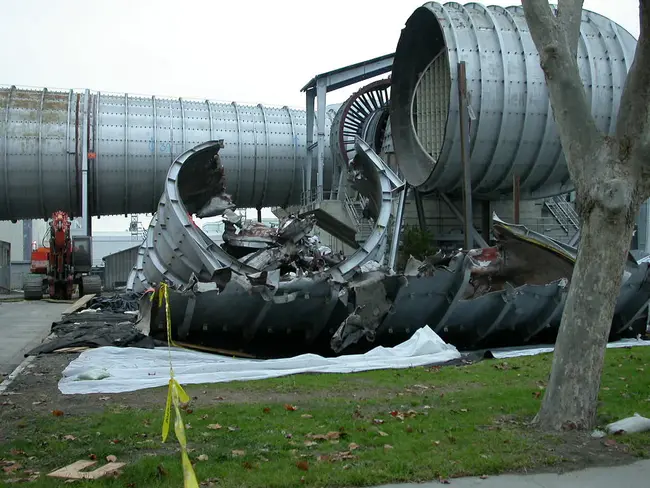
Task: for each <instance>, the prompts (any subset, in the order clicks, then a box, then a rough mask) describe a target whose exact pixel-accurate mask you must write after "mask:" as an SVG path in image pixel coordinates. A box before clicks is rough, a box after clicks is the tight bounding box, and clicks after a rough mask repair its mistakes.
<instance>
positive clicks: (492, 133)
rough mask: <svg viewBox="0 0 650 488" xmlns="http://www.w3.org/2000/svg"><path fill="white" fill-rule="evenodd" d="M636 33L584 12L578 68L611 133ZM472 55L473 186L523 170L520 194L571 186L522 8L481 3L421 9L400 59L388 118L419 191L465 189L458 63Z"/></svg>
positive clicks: (497, 188)
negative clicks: (486, 5) (461, 150)
mask: <svg viewBox="0 0 650 488" xmlns="http://www.w3.org/2000/svg"><path fill="white" fill-rule="evenodd" d="M635 49H636V40H635V39H634V37H633V36H632V35H631V34H630V33H629V32H627V31H626V30H625V29H623V28H622V27H621V26H619V25H617V24H616V23H614V22H612V21H611V20H609V19H607V18H605V17H603V16H601V15H599V14H596V13H594V12H590V11H587V10H583V13H582V25H581V28H580V41H579V45H578V65H579V68H580V75H581V78H582V81H583V83H584V86H585V93H586V96H587V99H588V101H589V102H590V103H591V110H592V114H593V115H594V118H595V120H596V124H597V125H598V127H599V128H600V129H601V130H602V131H604V132H605V133H611V132H612V131H613V130H614V127H615V123H616V118H617V113H618V107H619V101H620V97H621V93H622V90H623V86H624V83H625V78H626V76H627V72H628V70H629V68H630V66H631V64H632V61H633V59H634V52H635ZM460 61H465V63H466V72H467V88H468V92H469V105H470V107H471V112H473V114H474V116H475V120H472V121H471V128H470V141H471V146H470V151H471V152H470V155H471V156H470V157H471V172H472V178H471V181H472V189H473V192H474V194H475V196H477V197H483V198H498V197H499V194H500V193H503V192H508V191H510V190H511V189H512V180H513V178H512V177H513V175H517V176H519V177H520V188H521V191H522V197H526V198H536V197H544V196H550V195H554V194H559V193H563V192H566V191H570V190H572V184H571V182H570V181H569V173H568V170H567V166H566V161H565V159H564V155H563V153H562V148H561V144H560V139H559V137H558V133H557V130H556V126H555V121H554V119H553V114H552V111H551V106H550V103H549V99H548V94H547V90H546V83H545V79H544V74H543V72H542V70H541V68H540V65H539V55H538V53H537V49H536V48H535V45H534V43H533V40H532V38H531V35H530V33H529V31H528V26H527V23H526V19H525V17H524V11H523V8H522V7H508V8H503V7H499V6H490V7H484V6H482V5H480V4H477V3H468V4H466V5H464V6H463V5H460V4H458V3H455V2H450V3H446V4H444V5H441V4H439V3H436V2H428V3H426V4H424V5H423V6H422V7H420V8H418V9H416V10H415V11H414V12H413V14H412V15H411V17H410V18H409V19H408V20H407V22H406V26H405V27H404V29H403V30H402V33H401V36H400V39H399V42H398V44H397V49H396V52H395V60H394V63H393V72H392V84H391V103H390V117H391V121H390V122H391V130H392V137H393V143H394V147H395V153H396V156H397V160H398V164H399V167H400V170H401V171H402V173H403V174H404V176H405V177H406V179H407V181H408V182H409V184H411V185H413V186H415V187H418V188H419V189H420V190H421V191H422V192H425V193H426V192H431V191H433V190H442V191H445V192H453V191H457V190H460V188H461V182H462V165H461V162H460V127H459V110H458V95H457V94H458V85H457V80H458V76H457V71H458V70H457V64H458V62H460Z"/></svg>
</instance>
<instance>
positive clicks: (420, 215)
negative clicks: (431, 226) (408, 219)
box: [413, 188, 427, 232]
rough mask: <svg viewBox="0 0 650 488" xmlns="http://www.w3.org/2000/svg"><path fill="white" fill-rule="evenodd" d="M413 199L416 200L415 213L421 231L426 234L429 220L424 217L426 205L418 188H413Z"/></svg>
mask: <svg viewBox="0 0 650 488" xmlns="http://www.w3.org/2000/svg"><path fill="white" fill-rule="evenodd" d="M413 199H414V200H415V211H416V212H417V214H418V225H419V226H420V230H421V231H422V232H425V231H426V230H427V220H426V218H425V215H424V204H423V203H422V195H420V192H419V191H418V190H417V189H416V188H413Z"/></svg>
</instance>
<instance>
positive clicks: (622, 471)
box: [376, 460, 650, 488]
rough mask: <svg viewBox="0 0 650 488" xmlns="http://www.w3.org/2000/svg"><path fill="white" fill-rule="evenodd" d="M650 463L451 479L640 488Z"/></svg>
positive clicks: (433, 485) (550, 487)
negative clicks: (557, 472)
mask: <svg viewBox="0 0 650 488" xmlns="http://www.w3.org/2000/svg"><path fill="white" fill-rule="evenodd" d="M648 480H650V460H644V461H638V462H636V463H634V464H628V465H626V466H616V467H602V468H600V467H599V468H588V469H584V470H581V471H574V472H571V473H565V474H554V473H544V474H530V475H502V476H491V477H489V478H486V479H484V480H482V479H480V478H457V479H452V480H449V484H448V485H446V486H450V487H451V488H583V487H584V488H612V487H614V486H615V487H616V488H639V487H641V486H649V485H650V481H648ZM441 486H445V485H442V484H441V483H439V482H438V481H433V482H430V483H417V484H416V483H413V484H410V483H409V484H397V485H382V486H380V487H379V486H378V487H376V488H440V487H441Z"/></svg>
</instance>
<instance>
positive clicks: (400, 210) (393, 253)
mask: <svg viewBox="0 0 650 488" xmlns="http://www.w3.org/2000/svg"><path fill="white" fill-rule="evenodd" d="M407 191H408V185H404V188H403V189H402V193H401V195H400V196H399V200H398V202H397V211H396V212H395V219H394V221H393V236H392V239H391V243H390V254H389V256H388V267H389V268H390V269H391V270H393V271H395V264H396V263H397V250H398V249H399V239H400V235H401V233H402V218H403V216H404V205H405V204H406V192H407Z"/></svg>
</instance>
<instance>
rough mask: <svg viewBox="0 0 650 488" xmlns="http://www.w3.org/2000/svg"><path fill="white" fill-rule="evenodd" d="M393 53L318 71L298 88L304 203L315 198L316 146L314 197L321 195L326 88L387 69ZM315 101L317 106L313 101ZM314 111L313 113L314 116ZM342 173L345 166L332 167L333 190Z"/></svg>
mask: <svg viewBox="0 0 650 488" xmlns="http://www.w3.org/2000/svg"><path fill="white" fill-rule="evenodd" d="M393 59H394V54H387V55H384V56H380V57H378V58H373V59H369V60H366V61H362V62H360V63H356V64H353V65H350V66H345V67H343V68H338V69H336V70H333V71H328V72H326V73H321V74H319V75H316V76H315V77H314V78H312V79H311V80H310V81H309V82H308V83H307V84H306V85H305V86H304V87H303V88H302V90H301V91H303V92H305V93H306V103H307V107H306V117H307V139H306V146H307V154H306V161H305V166H306V170H305V173H306V174H305V179H304V182H303V192H304V194H305V196H306V198H305V201H304V202H303V204H309V203H312V202H313V201H314V194H313V192H312V188H311V181H312V172H313V159H314V156H313V150H314V148H315V149H316V164H317V166H316V168H317V173H316V193H315V196H316V201H318V202H321V201H323V199H324V195H323V188H324V181H323V180H324V174H325V117H326V111H327V92H329V91H334V90H338V89H340V88H345V87H347V86H350V85H353V84H354V83H359V82H361V81H365V80H368V79H370V78H374V77H375V76H380V75H382V74H385V73H388V72H390V71H392V69H393ZM315 102H316V109H315V110H314V105H315ZM314 115H316V117H314ZM314 118H315V119H316V143H314ZM344 173H345V168H334V171H333V173H332V178H333V179H332V192H333V194H338V192H337V191H336V188H337V184H338V186H339V187H340V186H341V185H340V184H339V183H340V182H339V181H338V180H339V175H342V174H344Z"/></svg>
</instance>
